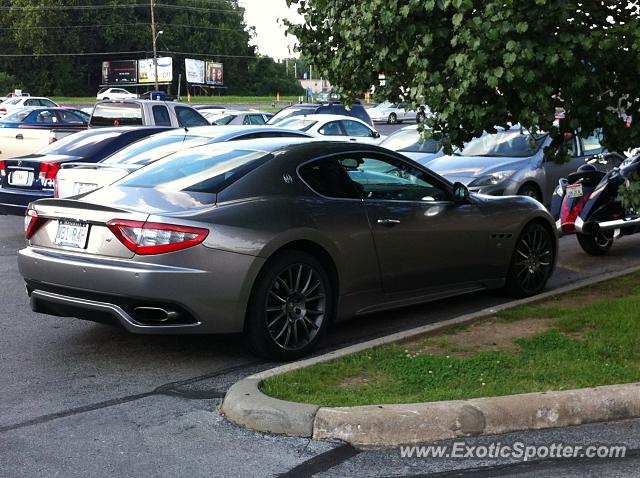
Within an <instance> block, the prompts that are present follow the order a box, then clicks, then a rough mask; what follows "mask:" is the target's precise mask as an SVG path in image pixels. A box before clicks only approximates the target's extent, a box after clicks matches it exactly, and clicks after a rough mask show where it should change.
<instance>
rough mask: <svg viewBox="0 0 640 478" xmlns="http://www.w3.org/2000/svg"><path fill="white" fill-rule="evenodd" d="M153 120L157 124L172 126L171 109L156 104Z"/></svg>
mask: <svg viewBox="0 0 640 478" xmlns="http://www.w3.org/2000/svg"><path fill="white" fill-rule="evenodd" d="M152 110H153V121H154V123H155V124H156V126H171V118H170V117H169V110H168V109H167V107H166V106H162V105H155V106H154V107H153V108H152Z"/></svg>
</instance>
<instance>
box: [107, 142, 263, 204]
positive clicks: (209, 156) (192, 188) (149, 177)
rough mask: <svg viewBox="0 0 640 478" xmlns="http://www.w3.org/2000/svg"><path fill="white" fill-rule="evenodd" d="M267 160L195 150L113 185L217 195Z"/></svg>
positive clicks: (237, 153) (246, 153) (260, 153)
mask: <svg viewBox="0 0 640 478" xmlns="http://www.w3.org/2000/svg"><path fill="white" fill-rule="evenodd" d="M270 156H271V155H270V154H268V153H265V152H263V151H245V150H229V149H217V150H212V149H211V148H208V147H206V148H194V149H192V150H189V151H182V152H180V153H178V154H176V155H173V156H171V157H170V158H165V159H163V160H160V161H157V162H155V163H154V164H151V165H149V166H147V167H145V168H142V169H139V170H138V171H136V172H134V173H132V174H130V175H129V176H127V177H125V178H124V179H122V180H120V181H118V182H117V183H116V185H118V186H129V187H138V188H157V189H164V190H169V191H189V192H202V193H218V192H220V191H222V190H223V189H224V188H225V187H227V186H228V185H229V184H231V183H232V182H234V181H236V180H237V179H238V178H240V177H242V176H243V175H245V174H246V173H248V172H249V171H251V170H252V169H254V168H256V167H258V166H259V165H260V164H262V163H264V162H265V161H266V160H267V159H268V158H269V157H270Z"/></svg>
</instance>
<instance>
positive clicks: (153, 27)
mask: <svg viewBox="0 0 640 478" xmlns="http://www.w3.org/2000/svg"><path fill="white" fill-rule="evenodd" d="M149 1H150V3H151V36H152V38H153V67H154V69H155V80H156V91H158V50H157V48H156V40H157V39H158V36H157V35H156V17H155V14H154V12H153V0H149Z"/></svg>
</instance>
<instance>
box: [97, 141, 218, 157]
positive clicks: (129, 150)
mask: <svg viewBox="0 0 640 478" xmlns="http://www.w3.org/2000/svg"><path fill="white" fill-rule="evenodd" d="M210 140H211V138H209V137H205V136H188V135H180V134H172V135H167V136H162V137H158V138H154V137H151V138H145V139H141V140H139V141H136V142H135V143H133V144H130V145H129V146H127V147H126V148H122V149H121V150H120V151H118V152H116V153H114V154H112V155H111V156H109V157H108V158H105V159H104V160H103V161H102V162H103V163H106V164H148V163H151V162H153V161H157V160H158V159H160V158H164V157H165V156H167V155H169V154H173V153H175V152H176V151H180V150H182V149H186V148H192V147H194V146H200V145H202V144H205V143H207V142H208V141H210Z"/></svg>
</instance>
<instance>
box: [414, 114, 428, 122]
mask: <svg viewBox="0 0 640 478" xmlns="http://www.w3.org/2000/svg"><path fill="white" fill-rule="evenodd" d="M425 119H427V117H426V116H425V114H424V113H418V114H417V115H416V123H421V122H422V121H424V120H425Z"/></svg>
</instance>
